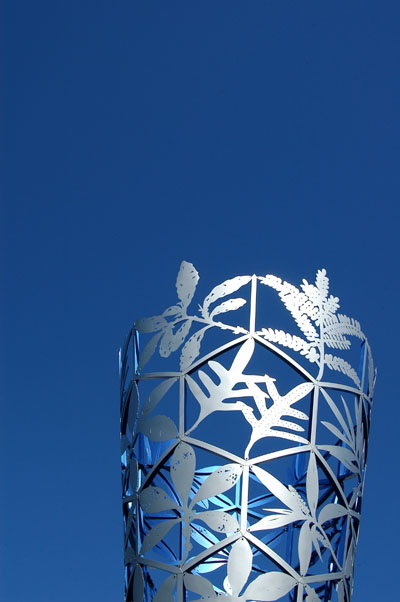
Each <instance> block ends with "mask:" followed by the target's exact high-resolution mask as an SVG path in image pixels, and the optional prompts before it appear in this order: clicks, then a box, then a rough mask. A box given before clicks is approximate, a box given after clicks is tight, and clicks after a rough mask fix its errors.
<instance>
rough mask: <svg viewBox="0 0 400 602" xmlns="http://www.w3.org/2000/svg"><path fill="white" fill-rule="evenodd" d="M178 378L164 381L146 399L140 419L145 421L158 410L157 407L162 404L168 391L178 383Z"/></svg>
mask: <svg viewBox="0 0 400 602" xmlns="http://www.w3.org/2000/svg"><path fill="white" fill-rule="evenodd" d="M176 380H177V379H176V378H167V379H165V380H163V381H162V382H161V383H160V384H158V385H157V386H156V387H154V389H153V390H152V392H151V393H150V395H149V396H148V397H147V398H146V400H145V402H144V404H143V406H142V409H141V411H140V418H141V419H144V418H147V416H149V414H151V412H152V411H153V410H154V409H155V408H156V406H157V405H158V404H159V403H160V401H161V400H162V398H163V397H164V395H165V394H166V393H167V391H169V390H170V388H171V387H172V385H173V384H174V383H175V382H176Z"/></svg>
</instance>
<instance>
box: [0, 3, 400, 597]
mask: <svg viewBox="0 0 400 602" xmlns="http://www.w3.org/2000/svg"><path fill="white" fill-rule="evenodd" d="M2 11H3V19H2V22H3V25H2V27H3V35H2V38H3V41H2V46H3V52H2V53H3V55H4V60H3V85H2V90H3V91H2V97H3V100H2V121H3V125H2V131H3V140H5V144H4V146H3V154H2V158H3V168H2V169H3V172H4V178H3V199H4V201H3V207H2V223H3V225H2V231H3V232H2V237H1V239H2V240H1V245H2V250H1V255H2V267H3V277H2V279H3V284H2V292H3V295H4V299H3V302H2V309H1V315H2V331H3V335H2V337H3V340H4V341H5V343H4V345H3V349H2V364H3V366H4V369H3V373H2V382H3V384H2V391H1V395H2V401H1V414H2V415H1V448H2V450H1V460H0V462H1V470H2V477H1V482H2V485H4V483H7V487H6V489H5V490H4V489H3V487H2V489H3V491H2V492H1V494H0V495H1V499H0V507H1V514H0V526H1V544H0V546H1V547H0V561H1V565H2V569H1V575H0V598H1V600H2V601H4V602H28V601H29V602H70V601H71V600H74V601H76V602H122V600H123V560H122V518H121V507H120V475H119V441H118V438H119V432H118V429H119V399H118V370H117V353H118V348H119V346H120V345H121V344H122V342H123V340H124V336H125V334H126V333H127V331H128V330H129V327H130V325H131V323H132V321H133V320H134V319H135V318H137V317H139V316H142V315H152V314H153V313H156V312H157V311H158V310H159V309H160V307H161V308H163V307H164V306H165V305H166V304H167V303H168V302H172V301H174V299H175V290H174V280H175V276H176V272H177V270H178V267H179V264H180V262H181V260H182V259H186V260H188V261H191V262H193V263H194V264H195V266H196V268H197V269H198V271H199V273H200V275H201V276H202V278H204V279H205V280H207V282H208V283H209V284H210V287H211V286H212V285H214V284H217V283H218V282H221V281H222V280H224V279H225V278H226V277H231V276H233V275H235V274H247V273H253V272H256V273H259V274H263V273H264V274H265V273H267V272H269V273H276V274H278V275H280V276H283V277H284V278H285V279H287V280H289V281H292V282H298V281H299V279H300V278H302V277H306V278H308V279H310V280H311V279H312V278H313V276H314V274H315V271H316V269H317V268H318V267H325V268H327V270H328V273H329V275H330V277H331V281H332V286H333V289H334V292H335V294H338V295H339V296H340V297H341V300H342V303H343V308H345V313H347V314H348V315H352V316H355V317H357V318H358V319H359V320H360V321H361V324H362V326H363V329H364V330H365V332H366V333H367V334H368V336H369V340H370V342H371V345H372V348H373V351H374V354H375V360H376V364H377V365H378V370H379V374H378V386H377V389H376V401H375V404H376V405H375V409H374V416H373V418H374V424H373V428H372V437H371V445H370V455H369V462H368V474H367V485H366V492H365V502H364V509H363V517H362V523H361V536H360V543H359V550H358V554H357V559H356V585H355V594H354V602H375V601H376V600H388V601H389V600H394V597H395V593H394V592H395V591H397V588H398V585H397V573H398V567H397V562H396V557H397V556H398V543H397V542H398V538H399V536H400V532H399V527H398V521H397V520H396V521H395V518H396V517H398V512H399V508H398V500H399V494H400V485H399V483H398V479H397V478H396V477H397V474H398V461H399V451H398V449H399V448H398V440H399V436H398V432H399V424H400V421H399V418H400V410H399V396H398V385H397V382H398V370H399V369H398V358H397V343H398V340H399V335H400V333H399V323H398V321H397V315H398V312H399V305H400V298H399V297H400V295H399V291H400V287H399V218H400V208H399V192H400V170H399V158H400V156H399V155H400V152H399V144H400V143H399V140H400V116H399V109H400V78H399V70H398V68H399V58H400V56H399V54H400V52H399V51H400V38H399V19H400V7H399V3H398V2H397V1H396V0H388V1H387V2H384V3H377V2H373V1H371V0H351V1H350V2H344V1H337V2H321V1H320V0H318V1H317V0H315V1H314V0H312V1H306V2H294V1H286V0H285V1H283V0H276V1H271V0H252V1H251V2H243V1H239V0H229V1H228V0H218V1H215V0H214V1H211V0H204V1H202V2H194V1H191V0H190V1H188V0H179V1H178V0H171V1H170V0H168V1H166V0H157V1H153V0H148V1H145V0H143V1H142V2H138V1H136V0H131V1H129V2H128V1H127V0H120V1H118V2H111V0H96V1H94V0H92V1H90V0H80V1H79V2H77V1H75V0H68V1H67V0H65V1H61V0H47V1H46V0H38V1H37V2H28V1H27V0H8V1H6V2H5V3H4V4H3V9H2ZM333 289H332V290H333ZM160 298H161V300H162V302H161V301H160ZM164 301H165V302H164Z"/></svg>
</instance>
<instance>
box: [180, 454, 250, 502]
mask: <svg viewBox="0 0 400 602" xmlns="http://www.w3.org/2000/svg"><path fill="white" fill-rule="evenodd" d="M241 474H242V467H241V466H240V465H239V464H226V465H225V466H221V468H218V469H217V470H215V471H214V472H213V473H212V474H210V476H209V477H207V478H206V480H205V481H204V483H203V484H202V485H201V487H200V488H199V490H198V492H197V493H196V495H195V496H194V498H193V499H192V501H191V504H190V506H191V507H193V506H194V505H195V503H196V502H199V501H200V500H203V499H205V498H210V497H212V496H215V495H218V494H219V493H223V492H224V491H227V490H228V489H230V488H231V487H233V486H234V485H235V484H236V482H237V481H238V479H239V477H240V475H241Z"/></svg>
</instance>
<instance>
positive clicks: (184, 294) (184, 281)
mask: <svg viewBox="0 0 400 602" xmlns="http://www.w3.org/2000/svg"><path fill="white" fill-rule="evenodd" d="M198 281H199V274H198V272H197V270H196V268H195V267H194V265H192V264H191V263H189V262H188V261H182V263H181V266H180V268H179V272H178V276H177V279H176V291H177V293H178V297H179V299H180V300H181V301H182V303H183V305H184V306H185V307H187V306H188V305H189V303H190V302H191V300H192V299H193V295H194V292H195V290H196V286H197V283H198Z"/></svg>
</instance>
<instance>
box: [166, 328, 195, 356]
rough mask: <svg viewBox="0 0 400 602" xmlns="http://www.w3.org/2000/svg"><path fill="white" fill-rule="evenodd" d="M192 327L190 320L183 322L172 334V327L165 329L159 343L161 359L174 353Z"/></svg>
mask: <svg viewBox="0 0 400 602" xmlns="http://www.w3.org/2000/svg"><path fill="white" fill-rule="evenodd" d="M191 325H192V320H185V321H184V322H183V323H182V325H181V326H180V327H179V328H178V330H177V331H176V333H174V326H173V324H171V325H170V326H168V328H166V329H165V332H164V336H163V338H162V339H161V342H160V355H161V357H169V356H170V355H171V353H173V352H174V351H176V350H177V349H178V348H179V347H180V346H181V345H182V343H183V341H184V340H185V339H186V336H187V334H188V332H189V330H190V327H191Z"/></svg>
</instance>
